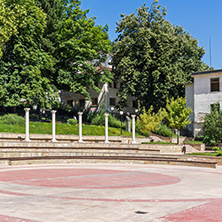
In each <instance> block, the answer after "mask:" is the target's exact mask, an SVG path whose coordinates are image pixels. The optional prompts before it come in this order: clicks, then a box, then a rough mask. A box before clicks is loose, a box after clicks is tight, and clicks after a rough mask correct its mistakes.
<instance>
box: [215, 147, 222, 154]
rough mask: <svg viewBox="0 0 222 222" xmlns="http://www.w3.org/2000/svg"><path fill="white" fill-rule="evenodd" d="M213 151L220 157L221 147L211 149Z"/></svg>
mask: <svg viewBox="0 0 222 222" xmlns="http://www.w3.org/2000/svg"><path fill="white" fill-rule="evenodd" d="M213 150H214V151H216V152H217V156H222V148H221V147H216V146H215V147H213Z"/></svg>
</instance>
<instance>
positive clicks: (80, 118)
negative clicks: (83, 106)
mask: <svg viewBox="0 0 222 222" xmlns="http://www.w3.org/2000/svg"><path fill="white" fill-rule="evenodd" d="M82 114H83V113H82V112H78V115H79V141H78V142H79V143H83V140H82Z"/></svg>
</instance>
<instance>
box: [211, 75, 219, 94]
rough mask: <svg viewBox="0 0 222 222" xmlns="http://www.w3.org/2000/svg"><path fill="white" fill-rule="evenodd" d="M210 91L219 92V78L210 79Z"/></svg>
mask: <svg viewBox="0 0 222 222" xmlns="http://www.w3.org/2000/svg"><path fill="white" fill-rule="evenodd" d="M210 91H211V92H215V91H220V83H219V78H213V79H210Z"/></svg>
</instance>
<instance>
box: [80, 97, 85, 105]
mask: <svg viewBox="0 0 222 222" xmlns="http://www.w3.org/2000/svg"><path fill="white" fill-rule="evenodd" d="M79 106H80V107H85V99H80V100H79Z"/></svg>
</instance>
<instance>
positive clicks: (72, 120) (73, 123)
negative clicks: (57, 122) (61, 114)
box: [67, 119, 78, 125]
mask: <svg viewBox="0 0 222 222" xmlns="http://www.w3.org/2000/svg"><path fill="white" fill-rule="evenodd" d="M67 123H68V124H71V125H76V124H77V123H78V121H77V119H68V120H67Z"/></svg>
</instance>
